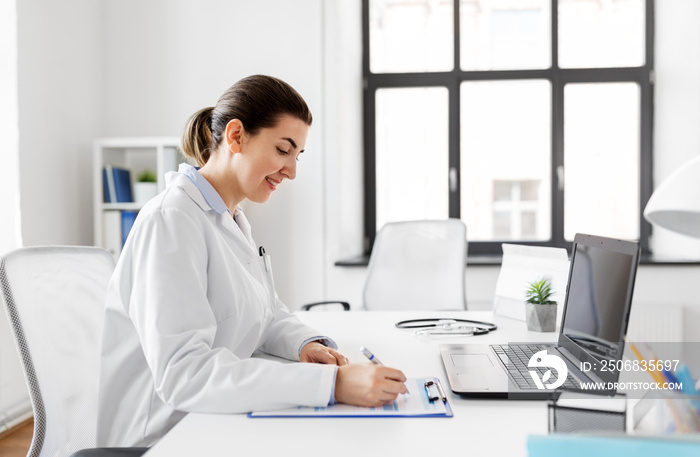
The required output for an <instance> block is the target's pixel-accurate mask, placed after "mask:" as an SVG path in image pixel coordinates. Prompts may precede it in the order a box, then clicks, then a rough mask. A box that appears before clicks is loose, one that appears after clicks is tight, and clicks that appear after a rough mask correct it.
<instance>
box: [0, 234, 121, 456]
mask: <svg viewBox="0 0 700 457" xmlns="http://www.w3.org/2000/svg"><path fill="white" fill-rule="evenodd" d="M113 270H114V259H113V258H112V256H111V255H110V254H109V253H108V252H107V251H106V250H104V249H100V248H94V247H72V246H47V247H30V248H21V249H18V250H15V251H12V252H10V253H8V254H6V255H5V256H3V257H2V259H0V282H1V284H2V296H3V301H4V302H5V307H6V309H7V314H8V317H9V319H10V325H11V327H12V329H13V333H14V336H15V341H16V342H17V345H18V348H19V351H20V356H21V359H22V365H23V367H24V372H25V376H26V378H27V383H28V385H29V393H30V397H31V401H32V407H33V409H34V424H35V425H34V437H33V439H32V444H31V447H30V449H29V453H28V454H27V455H28V457H45V456H52V457H61V456H69V455H70V454H72V453H73V452H75V451H77V450H80V449H84V448H91V447H95V437H96V423H97V391H98V376H99V363H100V348H101V344H102V320H103V318H104V304H105V297H106V293H107V284H108V282H109V279H110V276H111V275H112V271H113Z"/></svg>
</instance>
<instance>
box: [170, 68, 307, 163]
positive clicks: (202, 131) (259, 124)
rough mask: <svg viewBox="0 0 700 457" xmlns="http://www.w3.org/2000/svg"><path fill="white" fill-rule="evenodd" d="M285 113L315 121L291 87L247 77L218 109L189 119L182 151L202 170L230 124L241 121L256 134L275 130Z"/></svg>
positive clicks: (231, 89)
mask: <svg viewBox="0 0 700 457" xmlns="http://www.w3.org/2000/svg"><path fill="white" fill-rule="evenodd" d="M284 114H288V115H291V116H293V117H295V118H297V119H299V120H301V121H303V122H305V123H306V124H307V125H311V123H312V122H313V118H312V116H311V111H310V110H309V107H308V106H307V105H306V102H305V101H304V99H303V98H302V97H301V95H299V93H298V92H297V91H296V90H294V88H293V87H292V86H290V85H289V84H287V83H285V82H284V81H282V80H280V79H277V78H273V77H272V76H265V75H254V76H248V77H247V78H243V79H241V80H240V81H238V82H237V83H235V84H234V85H233V86H231V87H229V88H228V90H227V91H226V92H224V94H223V95H222V96H221V98H219V101H218V102H216V106H213V107H209V108H204V109H201V110H199V111H197V112H196V113H194V114H193V115H192V117H190V119H189V120H188V121H187V125H186V126H185V131H184V133H183V135H182V151H183V152H184V154H185V155H186V156H188V157H191V158H193V159H194V160H195V161H196V162H197V165H198V166H200V167H201V166H202V165H204V164H205V163H207V161H208V160H209V157H211V154H212V152H213V151H215V150H216V149H217V148H218V146H219V144H220V143H221V140H222V139H223V138H224V136H225V134H226V125H227V124H228V123H229V121H231V120H233V119H238V120H239V121H241V123H242V124H243V127H244V128H245V130H246V132H247V133H248V134H250V135H255V134H257V133H258V132H259V131H260V130H261V129H264V128H270V127H274V126H275V125H276V124H277V121H278V120H279V118H280V116H282V115H284Z"/></svg>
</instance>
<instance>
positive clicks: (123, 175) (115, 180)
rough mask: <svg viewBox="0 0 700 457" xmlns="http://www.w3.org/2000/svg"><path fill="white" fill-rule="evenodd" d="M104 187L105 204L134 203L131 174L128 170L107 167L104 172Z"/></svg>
mask: <svg viewBox="0 0 700 457" xmlns="http://www.w3.org/2000/svg"><path fill="white" fill-rule="evenodd" d="M102 186H103V187H102V189H103V190H102V191H103V194H104V201H105V203H130V202H133V201H134V196H133V192H132V190H131V172H130V171H129V170H127V169H126V168H119V167H114V166H112V165H105V168H104V169H103V170H102Z"/></svg>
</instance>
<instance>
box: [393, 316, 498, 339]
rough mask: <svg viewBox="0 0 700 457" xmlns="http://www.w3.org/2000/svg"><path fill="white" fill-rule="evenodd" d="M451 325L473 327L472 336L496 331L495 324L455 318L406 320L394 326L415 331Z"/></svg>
mask: <svg viewBox="0 0 700 457" xmlns="http://www.w3.org/2000/svg"><path fill="white" fill-rule="evenodd" d="M451 323H464V324H469V325H471V326H473V327H474V330H473V332H472V333H471V334H472V335H485V334H487V333H489V332H493V331H494V330H496V329H497V328H498V327H497V326H496V324H493V323H491V322H485V321H475V320H471V319H455V318H447V319H444V318H443V319H438V318H427V319H406V320H403V321H399V322H397V323H396V324H395V326H396V328H402V329H413V330H416V329H430V328H438V327H442V326H444V325H446V324H451Z"/></svg>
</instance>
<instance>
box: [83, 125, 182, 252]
mask: <svg viewBox="0 0 700 457" xmlns="http://www.w3.org/2000/svg"><path fill="white" fill-rule="evenodd" d="M179 145H180V139H179V138H170V137H142V138H137V137H134V138H131V137H129V138H101V139H98V140H96V141H95V144H94V155H93V205H94V237H95V246H100V247H103V248H105V249H107V250H108V251H109V252H110V253H111V254H112V255H113V256H114V258H115V259H117V258H118V257H119V254H120V253H121V247H122V245H121V213H122V211H138V210H140V209H141V207H142V206H143V205H142V204H141V203H133V202H132V203H105V202H104V193H103V183H102V170H103V169H104V167H105V165H112V166H114V167H120V168H125V169H127V170H129V171H130V175H131V184H132V188H133V184H134V182H135V180H136V177H137V176H138V175H139V173H141V172H143V171H146V170H150V171H152V172H155V173H156V177H157V186H158V192H161V191H162V190H163V189H165V174H166V173H167V172H169V171H177V168H178V165H179V164H180V163H182V162H186V159H185V157H184V156H183V155H182V152H181V151H180V146H179Z"/></svg>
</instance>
